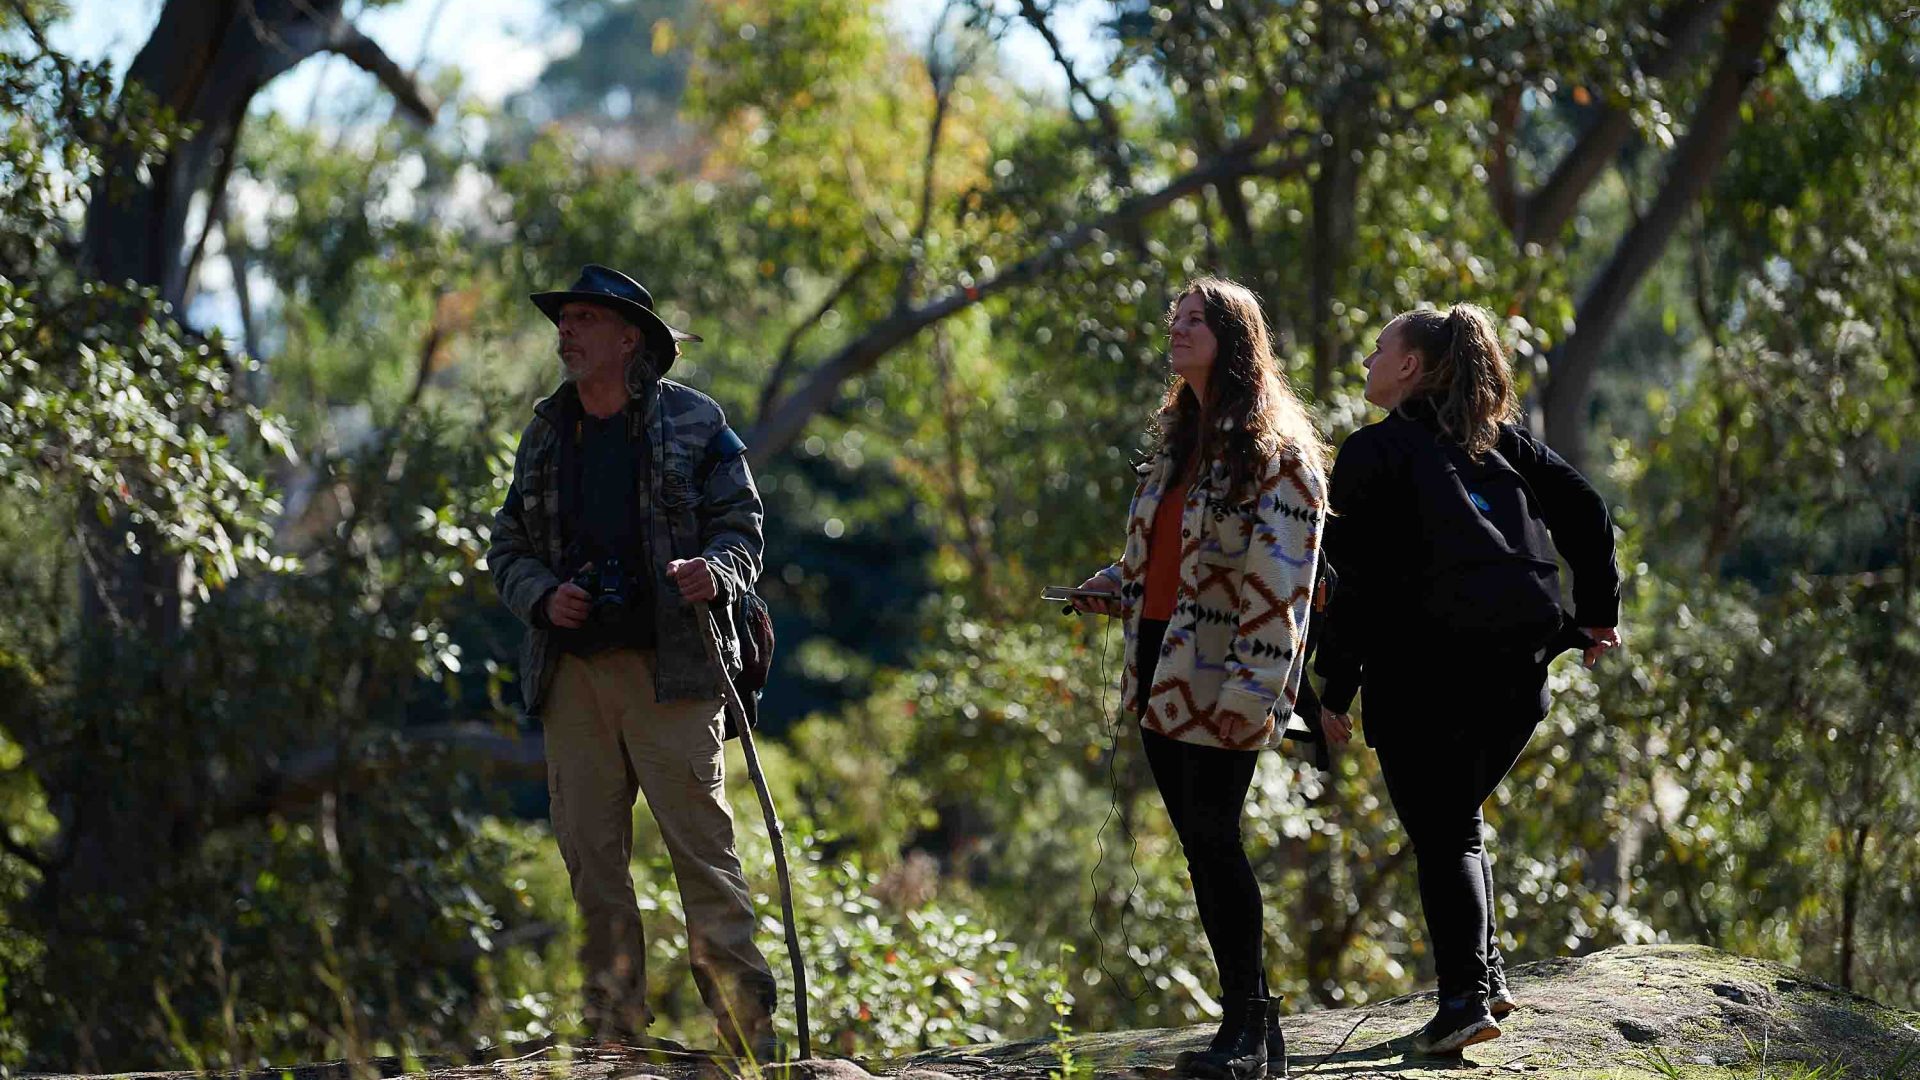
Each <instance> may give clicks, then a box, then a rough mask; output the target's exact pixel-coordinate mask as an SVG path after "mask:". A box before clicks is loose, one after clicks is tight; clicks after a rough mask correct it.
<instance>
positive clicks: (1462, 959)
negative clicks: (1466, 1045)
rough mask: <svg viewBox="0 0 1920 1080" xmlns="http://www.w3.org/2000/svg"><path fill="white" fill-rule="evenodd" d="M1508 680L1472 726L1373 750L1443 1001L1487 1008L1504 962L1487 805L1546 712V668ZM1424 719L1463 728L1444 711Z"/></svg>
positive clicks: (1484, 698) (1410, 727) (1479, 699)
mask: <svg viewBox="0 0 1920 1080" xmlns="http://www.w3.org/2000/svg"><path fill="white" fill-rule="evenodd" d="M1502 674H1503V675H1504V676H1506V677H1504V678H1500V679H1497V680H1490V681H1492V682H1494V683H1495V686H1494V688H1493V689H1492V691H1491V692H1487V691H1484V690H1483V691H1482V692H1481V693H1479V694H1476V695H1475V698H1476V701H1475V706H1476V707H1475V709H1474V710H1473V712H1471V713H1467V714H1465V715H1466V716H1467V717H1469V718H1471V722H1472V723H1473V725H1474V726H1473V727H1471V728H1460V727H1454V728H1450V729H1444V730H1433V729H1432V728H1429V729H1428V730H1426V731H1419V730H1418V727H1417V726H1416V724H1412V723H1408V724H1396V725H1395V727H1396V728H1397V729H1398V730H1399V731H1400V732H1402V733H1403V734H1401V735H1400V736H1398V737H1396V738H1393V739H1390V740H1385V741H1384V742H1383V744H1382V745H1379V746H1376V747H1375V748H1374V749H1375V750H1376V751H1377V752H1378V753H1379V755H1380V771H1381V773H1382V775H1383V776H1384V777H1385V778H1386V782H1387V795H1388V797H1390V798H1391V799H1392V800H1393V808H1394V811H1395V813H1397V814H1399V816H1400V824H1401V826H1402V827H1403V828H1405V829H1406V830H1407V837H1408V839H1410V840H1411V841H1412V842H1413V854H1414V858H1415V859H1416V860H1417V861H1418V863H1419V867H1420V906H1421V907H1422V908H1424V909H1425V910H1426V916H1427V937H1428V940H1429V942H1430V943H1431V945H1432V948H1433V965H1434V968H1435V974H1436V975H1437V976H1438V979H1439V984H1440V985H1439V989H1440V998H1441V1001H1442V1002H1443V1003H1450V1004H1457V1005H1466V1004H1471V1003H1472V1002H1473V1001H1474V1000H1475V999H1476V998H1477V999H1478V1000H1479V1001H1482V1002H1484V1001H1485V1000H1486V997H1487V993H1488V989H1489V987H1488V974H1487V973H1488V969H1489V968H1490V967H1492V966H1498V965H1499V964H1500V963H1501V962H1502V961H1501V957H1500V949H1499V947H1498V946H1497V945H1496V944H1495V943H1494V924H1493V896H1494V893H1493V867H1492V864H1491V863H1489V862H1488V860H1487V849H1486V845H1485V843H1484V842H1483V840H1482V830H1483V827H1484V825H1485V821H1484V819H1483V818H1482V817H1481V814H1480V808H1481V806H1482V805H1483V804H1485V803H1486V801H1487V799H1488V797H1490V796H1491V795H1492V794H1493V792H1494V789H1495V788H1497V787H1499V786H1500V781H1501V780H1503V779H1505V778H1506V775H1507V773H1508V772H1509V771H1511V770H1512V769H1513V766H1514V764H1515V763H1516V762H1518V761H1519V760H1520V754H1521V753H1522V751H1524V750H1525V749H1526V748H1527V740H1528V739H1530V738H1532V736H1533V729H1534V727H1535V726H1536V725H1538V724H1539V722H1540V720H1541V718H1542V717H1543V716H1544V715H1545V712H1546V704H1545V694H1544V692H1543V690H1542V687H1543V685H1544V682H1545V677H1546V668H1545V666H1544V665H1540V666H1533V665H1528V666H1526V667H1524V668H1519V669H1515V670H1510V671H1508V672H1503V673H1502ZM1482 685H1483V686H1484V685H1485V684H1482ZM1396 719H1404V720H1414V719H1415V718H1414V717H1405V718H1396ZM1418 719H1421V720H1424V721H1426V723H1427V724H1430V725H1438V724H1444V723H1448V722H1453V723H1458V722H1459V721H1458V720H1456V719H1455V717H1454V716H1451V715H1448V716H1442V715H1440V714H1438V713H1430V714H1428V715H1427V716H1424V717H1420V718H1418ZM1416 732H1418V733H1417V734H1416Z"/></svg>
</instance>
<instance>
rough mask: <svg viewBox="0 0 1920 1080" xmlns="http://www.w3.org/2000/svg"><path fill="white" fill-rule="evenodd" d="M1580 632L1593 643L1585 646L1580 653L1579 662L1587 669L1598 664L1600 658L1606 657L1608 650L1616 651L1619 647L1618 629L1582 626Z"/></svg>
mask: <svg viewBox="0 0 1920 1080" xmlns="http://www.w3.org/2000/svg"><path fill="white" fill-rule="evenodd" d="M1580 632H1581V633H1583V634H1585V635H1587V637H1588V638H1589V639H1591V640H1592V641H1593V644H1591V645H1589V646H1587V647H1586V648H1585V649H1584V650H1582V651H1581V653H1580V662H1581V663H1583V664H1585V665H1587V666H1588V667H1592V666H1593V665H1595V664H1597V663H1599V662H1600V658H1601V657H1603V656H1605V655H1607V651H1608V650H1609V649H1618V648H1620V647H1621V641H1620V630H1619V628H1618V627H1614V626H1583V627H1581V628H1580Z"/></svg>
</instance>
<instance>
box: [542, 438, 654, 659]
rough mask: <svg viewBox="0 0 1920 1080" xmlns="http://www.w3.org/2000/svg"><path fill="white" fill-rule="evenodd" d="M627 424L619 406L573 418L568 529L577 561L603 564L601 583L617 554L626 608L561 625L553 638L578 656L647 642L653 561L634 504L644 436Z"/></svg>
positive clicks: (606, 579)
mask: <svg viewBox="0 0 1920 1080" xmlns="http://www.w3.org/2000/svg"><path fill="white" fill-rule="evenodd" d="M628 423H629V420H628V416H627V412H626V410H625V409H622V410H621V411H619V412H617V413H614V414H613V415H612V416H609V417H607V418H605V419H600V418H598V417H593V416H588V415H586V414H584V413H582V414H581V417H580V428H579V431H580V441H579V453H578V454H577V455H576V457H575V460H576V461H577V462H578V466H577V467H578V469H579V473H578V476H577V477H576V478H575V480H574V483H575V485H576V488H575V490H577V491H578V492H579V498H578V500H577V501H575V502H574V504H573V506H571V507H569V508H568V509H569V511H570V513H569V516H570V517H571V519H572V520H570V521H569V522H568V523H567V524H568V530H567V532H568V535H569V536H570V537H572V538H573V540H574V543H575V545H576V546H577V550H578V553H579V554H578V561H577V562H578V565H576V566H574V567H571V568H570V569H572V570H574V571H576V572H577V571H578V570H579V569H580V567H583V566H585V565H587V564H588V563H592V564H593V565H594V566H595V567H598V568H600V569H601V571H602V578H603V583H605V582H609V581H610V580H611V576H610V575H609V574H607V573H606V571H607V569H608V568H609V567H611V566H612V565H614V563H615V562H616V561H617V563H618V566H619V570H620V575H619V576H620V584H621V585H622V586H623V588H622V594H623V595H624V596H625V597H626V604H625V610H624V611H621V612H619V617H618V618H616V619H609V618H608V616H607V615H605V614H603V612H606V611H607V610H608V609H607V608H605V607H604V606H603V607H601V608H599V609H597V610H596V611H595V613H594V617H593V618H590V619H589V620H588V623H587V625H586V626H584V627H581V628H580V629H578V630H562V631H560V632H559V633H560V644H561V646H562V647H563V648H565V649H566V650H567V651H568V652H571V653H577V654H581V655H585V654H588V653H595V652H599V651H600V650H602V649H607V648H611V647H613V646H615V645H626V646H630V647H634V648H652V647H653V643H654V627H653V594H652V585H653V568H652V566H651V565H649V560H648V559H647V557H646V547H645V545H644V544H643V543H642V542H641V533H640V528H641V523H640V521H639V515H638V513H637V511H636V509H635V506H636V503H637V501H638V494H637V493H638V490H639V484H640V482H641V480H642V479H643V473H642V469H643V468H644V462H643V461H642V460H641V459H642V458H643V457H644V456H645V454H646V443H645V442H644V441H640V440H632V439H629V438H628V437H627V425H628Z"/></svg>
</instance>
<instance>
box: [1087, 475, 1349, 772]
mask: <svg viewBox="0 0 1920 1080" xmlns="http://www.w3.org/2000/svg"><path fill="white" fill-rule="evenodd" d="M1172 469H1173V462H1172V459H1171V458H1170V457H1169V456H1168V455H1166V454H1161V455H1160V456H1159V457H1157V458H1155V459H1154V460H1153V461H1152V462H1151V463H1150V464H1148V465H1143V466H1141V477H1140V483H1139V486H1138V487H1137V488H1136V489H1135V490H1134V495H1133V502H1132V504H1131V505H1130V507H1129V509H1128V512H1127V544H1126V552H1125V554H1123V555H1122V556H1121V558H1120V561H1119V562H1117V563H1114V564H1113V565H1111V566H1109V567H1107V568H1106V569H1104V570H1102V571H1101V572H1100V573H1101V575H1102V576H1104V577H1106V578H1107V579H1109V580H1111V581H1112V582H1114V583H1115V584H1116V585H1118V586H1119V587H1120V604H1121V611H1122V616H1123V618H1124V619H1125V624H1126V650H1127V651H1126V657H1127V663H1126V673H1125V675H1124V676H1123V678H1122V681H1121V693H1122V697H1121V699H1120V700H1122V701H1124V702H1128V703H1129V704H1131V703H1132V702H1134V701H1137V700H1139V693H1138V687H1139V685H1140V679H1141V678H1142V676H1143V673H1142V672H1141V671H1140V670H1139V658H1138V657H1136V656H1135V655H1134V653H1135V649H1136V642H1137V641H1138V640H1139V634H1140V611H1141V607H1142V603H1143V600H1144V597H1145V594H1146V580H1147V545H1148V540H1149V533H1150V532H1151V529H1152V526H1153V515H1154V511H1155V510H1156V509H1157V508H1158V507H1159V505H1160V499H1161V497H1162V495H1164V494H1165V492H1166V490H1167V485H1168V481H1169V480H1170V479H1171V475H1170V474H1171V472H1172ZM1226 488H1227V472H1226V465H1225V463H1224V462H1221V461H1217V460H1216V461H1214V462H1213V463H1212V467H1211V468H1210V469H1209V470H1208V471H1207V472H1206V473H1205V474H1204V475H1202V476H1201V477H1200V478H1198V479H1197V480H1195V481H1194V482H1193V483H1192V484H1191V485H1189V487H1188V489H1187V501H1186V506H1185V507H1184V508H1183V510H1182V511H1181V515H1180V538H1181V540H1180V588H1179V591H1178V593H1177V594H1176V599H1175V606H1174V612H1173V618H1172V619H1170V620H1168V623H1167V634H1166V640H1165V642H1164V644H1162V646H1161V649H1160V656H1159V657H1158V662H1157V665H1156V666H1155V668H1154V669H1153V670H1152V671H1149V672H1146V673H1144V674H1145V675H1146V676H1149V677H1151V679H1152V682H1151V684H1150V686H1151V694H1150V696H1149V698H1148V701H1147V712H1146V714H1145V715H1144V716H1143V717H1142V718H1141V721H1140V722H1141V726H1142V727H1145V728H1146V729H1148V730H1149V731H1155V732H1158V733H1159V734H1162V735H1165V736H1167V737H1169V738H1172V739H1178V740H1180V741H1181V742H1187V743H1193V744H1196V745H1199V746H1215V747H1225V748H1229V749H1234V750H1263V749H1267V748H1269V747H1277V746H1279V745H1280V740H1281V734H1282V732H1283V731H1284V730H1285V728H1286V722H1285V718H1286V717H1287V716H1289V715H1291V713H1292V710H1293V704H1294V699H1295V697H1296V695H1298V693H1299V691H1300V680H1301V676H1302V674H1303V672H1304V670H1305V667H1306V647H1305V646H1306V639H1307V619H1308V615H1309V613H1310V610H1311V607H1312V597H1313V584H1314V582H1313V574H1314V564H1315V561H1316V555H1317V553H1318V551H1319V549H1320V534H1321V530H1322V528H1323V526H1324V524H1325V522H1326V505H1327V500H1326V480H1325V478H1324V477H1322V476H1321V475H1320V473H1319V472H1317V471H1316V470H1314V469H1313V468H1311V467H1310V466H1308V465H1307V464H1305V463H1304V462H1302V461H1301V460H1300V458H1299V457H1298V456H1296V455H1295V454H1294V453H1293V452H1291V451H1285V452H1282V453H1281V454H1280V455H1279V456H1278V457H1275V458H1272V459H1270V460H1268V461H1267V462H1266V464H1265V467H1264V468H1263V469H1262V470H1261V471H1260V473H1259V474H1258V478H1257V484H1256V487H1255V489H1254V490H1252V491H1248V492H1244V493H1243V494H1245V495H1246V496H1247V497H1246V498H1243V499H1238V500H1236V499H1233V498H1231V497H1229V495H1228V494H1227V491H1226ZM1149 662H1150V663H1152V662H1153V661H1152V660H1149ZM1276 710H1278V711H1279V713H1280V717H1279V719H1278V720H1276V718H1275V715H1274V714H1275V711H1276Z"/></svg>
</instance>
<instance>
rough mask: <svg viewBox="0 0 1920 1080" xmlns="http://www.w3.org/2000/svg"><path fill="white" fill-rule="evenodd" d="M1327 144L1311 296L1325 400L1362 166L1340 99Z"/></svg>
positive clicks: (1316, 209) (1318, 180)
mask: <svg viewBox="0 0 1920 1080" xmlns="http://www.w3.org/2000/svg"><path fill="white" fill-rule="evenodd" d="M1324 119H1325V131H1326V135H1327V140H1326V141H1324V142H1323V143H1322V144H1321V147H1320V174H1319V175H1318V176H1316V177H1315V178H1314V181H1313V234H1312V235H1313V255H1312V258H1311V259H1310V260H1309V261H1310V262H1311V264H1312V280H1311V282H1310V285H1309V292H1310V294H1311V297H1312V304H1313V311H1312V313H1311V315H1310V316H1309V317H1310V318H1311V319H1312V320H1313V397H1314V400H1315V401H1322V402H1324V401H1326V400H1327V394H1328V393H1329V392H1330V391H1332V389H1333V372H1334V369H1335V368H1336V367H1337V366H1339V363H1340V353H1341V341H1342V335H1341V333H1340V321H1339V316H1338V315H1337V314H1336V313H1335V312H1334V310H1333V308H1334V304H1335V302H1336V300H1337V298H1338V297H1339V295H1340V290H1341V288H1342V286H1343V285H1344V284H1345V283H1346V277H1347V267H1348V265H1349V264H1350V263H1351V262H1352V261H1353V231H1354V212H1355V203H1356V201H1357V200H1358V198H1359V194H1360V183H1359V180H1360V178H1359V171H1360V167H1359V165H1358V164H1357V163H1355V161H1354V159H1353V158H1354V149H1355V147H1354V142H1355V140H1354V130H1353V129H1354V124H1353V122H1352V118H1351V110H1350V109H1349V108H1348V107H1347V106H1346V104H1345V101H1344V100H1343V99H1336V100H1335V101H1334V103H1333V104H1332V105H1331V106H1329V107H1328V110H1327V113H1326V116H1325V118H1324Z"/></svg>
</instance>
